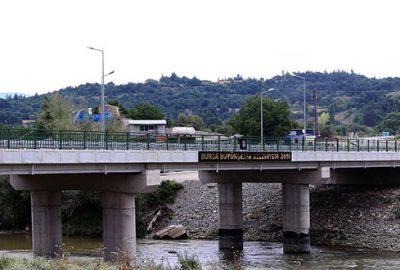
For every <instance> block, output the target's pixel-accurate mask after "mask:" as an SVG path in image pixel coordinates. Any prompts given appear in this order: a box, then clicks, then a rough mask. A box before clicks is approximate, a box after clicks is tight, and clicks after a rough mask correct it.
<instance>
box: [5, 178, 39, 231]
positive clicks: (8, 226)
mask: <svg viewBox="0 0 400 270" xmlns="http://www.w3.org/2000/svg"><path fill="white" fill-rule="evenodd" d="M0 205H1V211H0V230H23V229H25V228H26V227H27V226H30V224H31V197H30V194H29V192H26V191H16V190H14V189H13V188H12V186H11V185H10V183H9V177H8V176H0Z"/></svg>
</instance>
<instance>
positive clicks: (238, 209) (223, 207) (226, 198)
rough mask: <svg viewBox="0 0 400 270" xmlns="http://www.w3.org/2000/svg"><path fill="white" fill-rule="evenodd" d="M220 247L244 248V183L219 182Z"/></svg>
mask: <svg viewBox="0 0 400 270" xmlns="http://www.w3.org/2000/svg"><path fill="white" fill-rule="evenodd" d="M218 206H219V207H218V211H219V230H218V236H219V239H218V247H219V248H220V249H243V215H242V183H237V184H227V183H218Z"/></svg>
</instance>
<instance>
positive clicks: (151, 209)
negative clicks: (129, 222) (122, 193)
mask: <svg viewBox="0 0 400 270" xmlns="http://www.w3.org/2000/svg"><path fill="white" fill-rule="evenodd" d="M181 189H183V185H182V184H180V183H177V182H175V181H172V180H166V181H162V182H161V184H160V186H159V187H158V188H157V190H156V191H155V192H152V193H141V194H137V196H136V233H137V235H138V237H141V236H144V235H145V234H146V228H147V225H148V223H149V222H150V220H151V218H152V217H153V216H154V214H155V213H156V212H157V211H158V210H160V209H161V208H163V207H164V206H165V205H167V204H171V203H173V202H174V201H175V197H176V193H177V192H178V191H179V190H181Z"/></svg>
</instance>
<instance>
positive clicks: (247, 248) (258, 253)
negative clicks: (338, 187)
mask: <svg viewBox="0 0 400 270" xmlns="http://www.w3.org/2000/svg"><path fill="white" fill-rule="evenodd" d="M64 242H65V244H64V248H65V249H66V250H67V251H68V252H69V253H70V254H71V255H73V256H89V257H96V256H99V254H100V252H99V251H100V250H101V246H102V242H101V239H94V238H78V237H67V238H64ZM185 253H186V254H188V255H190V256H197V257H198V259H199V260H200V261H201V263H202V265H203V266H204V268H205V269H223V268H231V267H232V265H233V264H236V265H240V266H241V269H400V255H399V254H397V253H388V252H377V251H370V250H356V249H340V248H326V247H312V251H311V254H306V255H284V254H282V243H268V242H245V243H244V249H243V251H242V252H222V251H220V250H218V242H217V241H214V240H211V241H206V240H182V241H159V240H150V239H139V240H138V242H137V258H138V260H139V262H143V261H146V260H154V261H156V262H158V263H160V262H162V263H164V265H166V266H167V265H170V266H173V265H175V264H176V262H177V255H178V254H185ZM3 255H4V256H10V257H15V256H17V257H30V256H32V255H31V236H30V235H28V234H12V235H0V256H3Z"/></svg>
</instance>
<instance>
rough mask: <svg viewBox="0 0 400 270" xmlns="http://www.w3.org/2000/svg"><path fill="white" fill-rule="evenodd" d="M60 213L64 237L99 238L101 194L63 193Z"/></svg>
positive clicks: (101, 214) (101, 212)
mask: <svg viewBox="0 0 400 270" xmlns="http://www.w3.org/2000/svg"><path fill="white" fill-rule="evenodd" d="M61 213H62V219H63V222H62V224H63V233H64V234H65V235H81V236H101V234H102V232H103V228H102V223H103V211H102V202H101V193H99V192H83V191H64V192H63V203H62V208H61Z"/></svg>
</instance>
